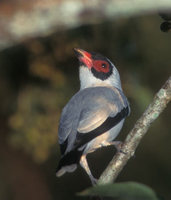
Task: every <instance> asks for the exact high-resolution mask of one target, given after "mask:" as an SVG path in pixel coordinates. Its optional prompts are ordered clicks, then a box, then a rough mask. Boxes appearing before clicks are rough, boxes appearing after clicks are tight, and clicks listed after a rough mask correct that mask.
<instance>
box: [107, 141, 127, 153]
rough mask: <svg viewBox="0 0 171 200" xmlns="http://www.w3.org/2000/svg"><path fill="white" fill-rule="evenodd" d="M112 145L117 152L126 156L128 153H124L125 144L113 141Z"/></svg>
mask: <svg viewBox="0 0 171 200" xmlns="http://www.w3.org/2000/svg"><path fill="white" fill-rule="evenodd" d="M111 145H114V146H115V148H116V150H117V152H119V153H123V154H126V152H124V151H122V145H123V142H121V141H113V142H111Z"/></svg>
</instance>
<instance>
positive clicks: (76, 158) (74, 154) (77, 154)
mask: <svg viewBox="0 0 171 200" xmlns="http://www.w3.org/2000/svg"><path fill="white" fill-rule="evenodd" d="M83 151H84V149H83V150H81V151H79V150H77V149H74V150H72V151H70V152H68V153H67V154H66V155H64V156H63V157H62V158H61V160H60V161H59V164H58V167H57V170H56V172H57V171H58V170H60V169H61V168H62V167H63V166H69V165H72V164H78V163H79V162H80V158H81V156H82V153H83Z"/></svg>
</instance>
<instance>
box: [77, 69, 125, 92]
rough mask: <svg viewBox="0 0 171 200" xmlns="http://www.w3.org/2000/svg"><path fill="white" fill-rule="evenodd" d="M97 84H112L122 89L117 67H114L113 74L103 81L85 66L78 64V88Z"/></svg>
mask: <svg viewBox="0 0 171 200" xmlns="http://www.w3.org/2000/svg"><path fill="white" fill-rule="evenodd" d="M97 86H113V87H116V88H118V89H120V90H122V87H121V81H120V76H119V73H118V71H117V69H116V68H115V67H114V68H113V74H112V75H111V76H110V77H109V78H108V79H106V80H104V81H103V80H101V79H98V78H96V77H95V76H94V75H93V74H92V72H91V71H90V70H89V69H88V68H87V67H84V66H80V90H82V89H84V88H88V87H97Z"/></svg>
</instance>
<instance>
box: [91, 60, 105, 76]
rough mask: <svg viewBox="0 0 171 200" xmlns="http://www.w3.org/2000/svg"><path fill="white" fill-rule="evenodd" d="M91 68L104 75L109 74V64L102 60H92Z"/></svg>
mask: <svg viewBox="0 0 171 200" xmlns="http://www.w3.org/2000/svg"><path fill="white" fill-rule="evenodd" d="M93 67H94V68H95V70H96V71H98V72H104V73H108V72H109V63H108V62H106V61H104V60H94V61H93Z"/></svg>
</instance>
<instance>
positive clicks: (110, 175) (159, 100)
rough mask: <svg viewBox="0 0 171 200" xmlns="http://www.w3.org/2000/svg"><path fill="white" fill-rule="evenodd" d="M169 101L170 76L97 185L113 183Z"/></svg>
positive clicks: (170, 92) (170, 91)
mask: <svg viewBox="0 0 171 200" xmlns="http://www.w3.org/2000/svg"><path fill="white" fill-rule="evenodd" d="M170 100H171V76H170V77H169V79H168V80H167V81H166V83H165V84H164V85H163V87H162V88H161V89H160V90H159V91H158V93H157V94H156V95H155V97H154V99H153V102H152V103H151V104H150V105H149V106H148V108H147V109H146V111H145V112H144V113H143V115H142V116H141V117H140V119H139V120H138V121H137V122H136V124H135V126H134V128H133V129H132V130H131V131H130V132H129V134H128V136H127V138H126V140H125V142H124V144H123V146H122V149H121V151H122V152H126V154H124V153H117V154H116V155H115V156H114V157H113V159H112V161H111V162H110V163H109V165H108V167H107V168H106V169H105V171H104V172H103V173H102V175H101V176H100V179H99V181H98V184H106V183H111V182H113V181H114V180H115V179H116V178H117V176H118V175H119V173H120V172H121V170H122V169H123V167H124V166H125V165H126V163H127V162H128V160H129V159H130V158H131V157H132V156H133V155H134V153H135V150H136V148H137V146H138V144H139V143H140V141H141V139H142V138H143V136H144V135H145V134H146V132H147V130H148V128H149V127H150V125H151V123H152V122H153V121H154V120H155V119H157V117H158V116H159V115H160V113H161V112H162V111H163V110H164V109H165V108H166V106H167V104H168V103H169V101H170Z"/></svg>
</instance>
